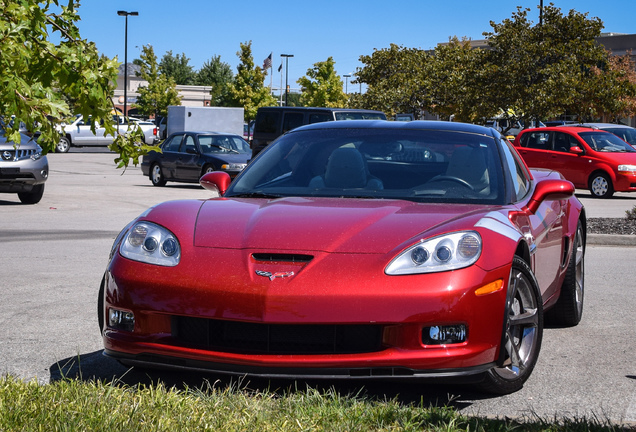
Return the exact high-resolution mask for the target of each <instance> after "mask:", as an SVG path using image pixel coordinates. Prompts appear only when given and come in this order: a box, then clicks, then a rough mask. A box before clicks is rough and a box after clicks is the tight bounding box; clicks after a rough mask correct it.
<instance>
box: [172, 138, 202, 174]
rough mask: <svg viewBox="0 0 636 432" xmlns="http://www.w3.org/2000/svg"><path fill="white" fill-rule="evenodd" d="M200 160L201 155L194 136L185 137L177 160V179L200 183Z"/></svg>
mask: <svg viewBox="0 0 636 432" xmlns="http://www.w3.org/2000/svg"><path fill="white" fill-rule="evenodd" d="M200 159H201V155H200V154H199V150H198V149H197V145H196V141H195V139H194V136H192V135H189V134H188V135H185V137H184V139H183V142H182V143H181V148H180V150H179V157H178V158H177V160H176V170H177V176H176V178H177V179H179V180H183V181H195V182H196V181H198V180H199V178H200V177H201V164H200V163H199V160H200Z"/></svg>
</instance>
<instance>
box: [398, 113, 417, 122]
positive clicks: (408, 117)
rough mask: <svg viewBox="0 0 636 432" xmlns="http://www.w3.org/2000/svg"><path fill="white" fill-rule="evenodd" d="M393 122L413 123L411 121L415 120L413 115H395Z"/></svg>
mask: <svg viewBox="0 0 636 432" xmlns="http://www.w3.org/2000/svg"><path fill="white" fill-rule="evenodd" d="M393 120H395V121H413V120H415V116H414V115H413V114H410V113H402V114H396V115H395V116H394V117H393Z"/></svg>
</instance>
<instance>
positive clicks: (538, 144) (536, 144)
mask: <svg viewBox="0 0 636 432" xmlns="http://www.w3.org/2000/svg"><path fill="white" fill-rule="evenodd" d="M549 138H550V134H549V133H548V132H528V133H525V134H523V135H522V136H521V147H528V148H533V149H538V150H547V149H548V140H549Z"/></svg>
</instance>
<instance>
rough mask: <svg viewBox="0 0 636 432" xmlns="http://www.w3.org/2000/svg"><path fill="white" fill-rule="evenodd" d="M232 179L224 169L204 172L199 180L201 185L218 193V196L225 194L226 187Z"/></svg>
mask: <svg viewBox="0 0 636 432" xmlns="http://www.w3.org/2000/svg"><path fill="white" fill-rule="evenodd" d="M231 182H232V179H231V178H230V175H229V174H228V173H226V172H225V171H213V172H211V173H207V174H204V175H203V177H201V179H200V180H199V183H200V184H201V186H203V188H204V189H207V190H209V191H211V192H214V193H218V194H219V196H223V195H225V192H226V191H227V188H228V187H229V186H230V183H231Z"/></svg>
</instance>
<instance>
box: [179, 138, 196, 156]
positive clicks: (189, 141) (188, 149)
mask: <svg viewBox="0 0 636 432" xmlns="http://www.w3.org/2000/svg"><path fill="white" fill-rule="evenodd" d="M180 151H181V153H190V154H194V153H196V152H197V148H196V144H195V143H194V137H193V136H192V135H186V137H185V139H184V140H183V142H182V143H181V148H180Z"/></svg>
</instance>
